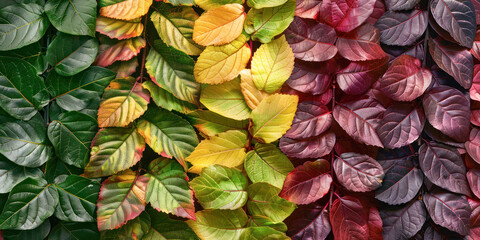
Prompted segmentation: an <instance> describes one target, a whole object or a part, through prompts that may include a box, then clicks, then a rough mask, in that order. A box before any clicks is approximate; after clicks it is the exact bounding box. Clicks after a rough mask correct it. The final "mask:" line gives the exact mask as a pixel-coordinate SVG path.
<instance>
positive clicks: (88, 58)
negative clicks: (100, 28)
mask: <svg viewBox="0 0 480 240" xmlns="http://www.w3.org/2000/svg"><path fill="white" fill-rule="evenodd" d="M97 53H98V41H97V39H95V38H92V37H87V36H72V35H68V34H65V33H59V34H58V35H57V37H56V38H55V39H53V41H52V43H51V44H50V45H49V46H48V48H47V61H48V63H50V65H52V66H54V67H55V71H57V73H58V74H60V75H62V76H73V75H75V74H77V73H79V72H81V71H83V70H85V69H86V68H88V67H89V66H90V65H91V64H92V63H93V61H95V57H96V56H97Z"/></svg>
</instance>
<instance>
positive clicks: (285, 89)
mask: <svg viewBox="0 0 480 240" xmlns="http://www.w3.org/2000/svg"><path fill="white" fill-rule="evenodd" d="M281 93H283V94H289V95H296V96H298V101H299V102H307V101H311V102H317V103H320V104H322V105H327V104H328V103H329V102H330V101H331V100H332V96H333V94H332V89H331V88H329V89H327V91H326V92H324V93H322V94H320V95H311V94H305V93H302V92H299V91H297V90H295V89H292V88H291V87H290V86H288V84H284V85H283V86H282V89H281Z"/></svg>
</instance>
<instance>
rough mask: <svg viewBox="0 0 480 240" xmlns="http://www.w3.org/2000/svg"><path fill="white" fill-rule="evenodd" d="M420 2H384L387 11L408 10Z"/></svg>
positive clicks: (386, 0) (399, 0) (389, 0)
mask: <svg viewBox="0 0 480 240" xmlns="http://www.w3.org/2000/svg"><path fill="white" fill-rule="evenodd" d="M419 2H420V0H385V4H386V5H387V9H388V10H392V11H398V10H410V9H412V8H413V7H415V5H417V4H418V3H419Z"/></svg>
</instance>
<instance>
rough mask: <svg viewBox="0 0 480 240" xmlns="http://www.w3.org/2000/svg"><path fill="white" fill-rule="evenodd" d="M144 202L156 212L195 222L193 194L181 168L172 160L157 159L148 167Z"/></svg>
mask: <svg viewBox="0 0 480 240" xmlns="http://www.w3.org/2000/svg"><path fill="white" fill-rule="evenodd" d="M145 177H146V178H148V179H149V180H148V185H147V189H146V192H145V194H146V195H145V200H146V201H147V202H148V203H150V204H151V205H152V207H154V208H155V209H156V210H157V211H162V212H165V213H171V214H174V215H176V216H179V217H185V218H190V219H193V220H195V207H194V205H193V192H192V190H191V189H190V186H189V185H188V177H187V175H186V174H185V172H184V170H183V166H181V165H180V164H178V163H177V162H176V161H174V160H170V159H166V158H157V159H155V160H153V161H152V162H151V163H150V164H149V165H148V174H146V175H145Z"/></svg>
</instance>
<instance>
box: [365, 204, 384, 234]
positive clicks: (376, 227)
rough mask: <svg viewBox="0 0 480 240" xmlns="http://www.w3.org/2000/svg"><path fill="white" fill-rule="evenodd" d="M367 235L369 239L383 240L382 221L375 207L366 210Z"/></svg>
mask: <svg viewBox="0 0 480 240" xmlns="http://www.w3.org/2000/svg"><path fill="white" fill-rule="evenodd" d="M367 225H368V235H369V238H370V239H383V237H382V233H383V221H382V218H381V217H380V213H379V212H378V209H377V207H375V206H371V207H370V209H369V210H368V222H367Z"/></svg>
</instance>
